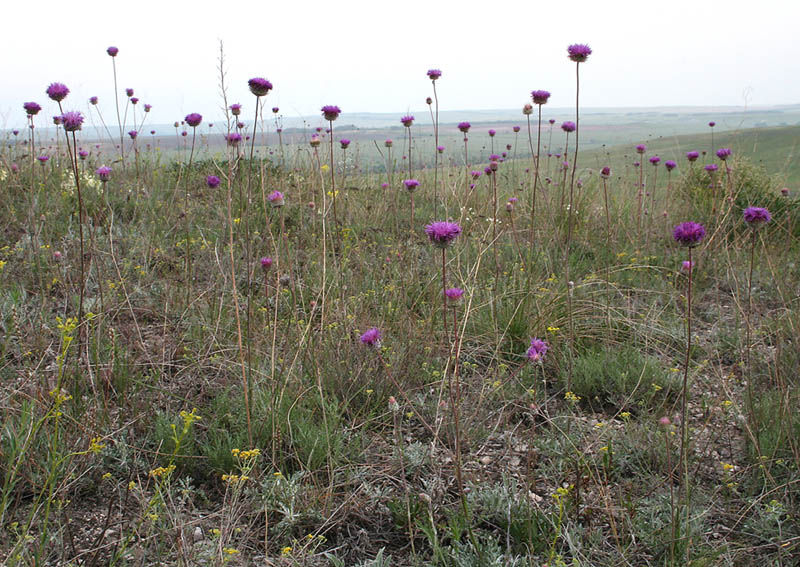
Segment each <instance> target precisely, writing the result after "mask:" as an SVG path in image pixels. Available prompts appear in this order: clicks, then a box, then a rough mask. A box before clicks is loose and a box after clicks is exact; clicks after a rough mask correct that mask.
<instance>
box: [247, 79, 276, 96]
mask: <svg viewBox="0 0 800 567" xmlns="http://www.w3.org/2000/svg"><path fill="white" fill-rule="evenodd" d="M247 86H248V87H250V92H251V93H253V94H254V95H256V96H266V95H267V94H268V93H269V91H271V90H272V83H270V82H269V81H268V80H266V79H264V78H263V77H253V78H252V79H250V80H249V81H247Z"/></svg>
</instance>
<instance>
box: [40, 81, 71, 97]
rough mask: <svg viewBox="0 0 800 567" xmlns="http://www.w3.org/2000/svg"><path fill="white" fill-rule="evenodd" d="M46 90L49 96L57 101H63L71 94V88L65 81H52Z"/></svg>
mask: <svg viewBox="0 0 800 567" xmlns="http://www.w3.org/2000/svg"><path fill="white" fill-rule="evenodd" d="M45 92H46V93H47V96H49V97H50V98H51V99H52V100H54V101H56V102H61V101H62V100H64V99H65V98H67V95H68V94H69V89H68V88H67V85H65V84H63V83H50V86H49V87H47V90H46V91H45Z"/></svg>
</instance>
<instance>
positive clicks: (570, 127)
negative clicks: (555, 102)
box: [561, 120, 575, 133]
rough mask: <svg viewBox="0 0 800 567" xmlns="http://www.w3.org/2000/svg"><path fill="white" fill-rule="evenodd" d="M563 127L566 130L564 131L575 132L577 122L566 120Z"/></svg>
mask: <svg viewBox="0 0 800 567" xmlns="http://www.w3.org/2000/svg"><path fill="white" fill-rule="evenodd" d="M561 129H562V130H564V132H567V133H569V132H574V131H575V123H574V122H570V121H569V120H567V121H566V122H563V123H562V124H561Z"/></svg>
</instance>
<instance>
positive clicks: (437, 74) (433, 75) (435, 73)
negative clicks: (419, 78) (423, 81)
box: [428, 69, 442, 81]
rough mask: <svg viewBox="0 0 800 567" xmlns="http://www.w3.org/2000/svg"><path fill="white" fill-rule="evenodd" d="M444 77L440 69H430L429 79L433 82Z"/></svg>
mask: <svg viewBox="0 0 800 567" xmlns="http://www.w3.org/2000/svg"><path fill="white" fill-rule="evenodd" d="M441 76H442V72H441V71H440V70H439V69H428V78H429V79H430V80H431V81H435V80H436V79H438V78H439V77H441Z"/></svg>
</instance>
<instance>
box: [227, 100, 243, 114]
mask: <svg viewBox="0 0 800 567" xmlns="http://www.w3.org/2000/svg"><path fill="white" fill-rule="evenodd" d="M229 108H230V109H231V114H233V115H234V116H239V115H240V114H241V113H242V105H241V104H239V103H238V102H235V103H233V104H232V105H230V107H229Z"/></svg>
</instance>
